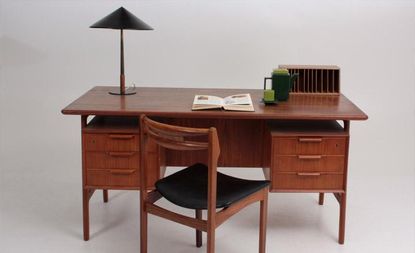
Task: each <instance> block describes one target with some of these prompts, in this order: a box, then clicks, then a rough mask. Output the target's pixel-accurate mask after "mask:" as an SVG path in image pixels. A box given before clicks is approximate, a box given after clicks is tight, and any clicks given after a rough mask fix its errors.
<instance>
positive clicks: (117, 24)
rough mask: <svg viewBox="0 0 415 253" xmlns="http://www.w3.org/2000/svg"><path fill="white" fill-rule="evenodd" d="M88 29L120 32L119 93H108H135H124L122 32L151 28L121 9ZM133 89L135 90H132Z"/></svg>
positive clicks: (128, 93)
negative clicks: (105, 29)
mask: <svg viewBox="0 0 415 253" xmlns="http://www.w3.org/2000/svg"><path fill="white" fill-rule="evenodd" d="M90 28H109V29H118V30H120V35H121V36H120V56H121V57H120V67H121V68H120V92H110V94H111V95H133V94H136V92H135V91H126V89H125V76H124V35H123V30H153V28H152V27H151V26H149V25H147V24H146V23H144V22H143V21H141V20H140V19H139V18H137V17H136V16H134V14H132V13H131V12H129V11H127V10H126V9H124V8H123V7H120V8H118V9H117V10H116V11H114V12H112V13H111V14H109V15H107V16H105V17H104V18H103V19H101V20H99V21H98V22H96V23H95V24H93V25H91V26H90ZM134 89H135V88H134Z"/></svg>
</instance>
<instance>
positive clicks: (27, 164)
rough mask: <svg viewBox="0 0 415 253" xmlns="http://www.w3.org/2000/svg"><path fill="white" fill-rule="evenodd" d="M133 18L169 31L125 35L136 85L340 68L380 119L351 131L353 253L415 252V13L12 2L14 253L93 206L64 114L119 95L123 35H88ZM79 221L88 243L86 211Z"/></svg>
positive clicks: (275, 4)
mask: <svg viewBox="0 0 415 253" xmlns="http://www.w3.org/2000/svg"><path fill="white" fill-rule="evenodd" d="M120 6H124V7H125V8H127V9H128V10H129V11H131V12H132V13H134V14H135V15H136V16H138V17H139V18H140V19H142V20H143V21H145V22H146V23H148V24H149V25H151V26H152V27H153V28H154V29H155V30H154V31H126V32H125V54H126V79H127V83H128V84H130V83H131V82H134V83H136V85H137V86H161V87H220V88H221V87H223V88H261V87H262V82H263V77H264V76H268V75H269V74H270V72H271V70H272V69H273V68H275V67H276V66H277V65H278V64H335V65H339V66H340V67H341V90H342V92H343V93H344V94H345V95H346V96H347V97H348V98H349V99H351V100H352V101H353V102H354V103H355V104H357V105H358V106H359V107H360V108H361V109H362V110H363V111H365V112H366V113H367V114H368V115H369V120H368V121H365V122H352V125H351V136H352V138H351V146H350V161H349V167H350V170H349V171H350V172H349V173H350V176H349V178H350V179H349V189H350V194H349V207H348V211H349V213H348V217H349V219H348V227H347V228H348V229H349V230H347V236H348V238H347V239H346V244H347V243H348V245H349V246H348V247H352V248H349V251H348V252H352V251H353V250H356V252H359V250H358V249H360V250H361V249H362V247H363V248H365V247H366V249H368V250H369V249H376V250H377V251H378V252H380V251H382V250H384V252H390V251H392V250H393V249H395V247H396V245H397V244H400V245H401V247H403V249H405V252H413V250H414V239H415V236H414V229H415V222H414V211H415V209H414V202H415V196H414V191H415V189H414V167H415V161H414V157H415V155H414V154H415V149H414V144H415V137H414V132H415V124H414V117H415V105H414V98H415V90H414V87H415V1H413V0H412V1H410V0H408V1H381V0H379V1H375V0H373V1H321V0H318V1H265V0H257V1H219V0H210V1H207V0H203V1H202V0H200V1H196V0H195V1H190V0H187V1H185V0H177V1H162V0H153V1H149V0H148V1H109V0H107V1H103V0H94V1H92V0H90V1H81V0H73V1H69V0H66V1H64V0H56V1H52V0H32V1H30V0H26V1H25V0H9V1H7V0H2V1H0V64H1V65H0V71H1V72H0V88H1V89H0V131H1V132H0V166H1V167H0V169H1V174H0V176H1V177H0V196H1V199H0V208H1V210H0V211H1V212H0V215H1V216H0V245H5V246H3V247H5V249H6V252H11V251H12V248H13V247H16V246H15V245H14V246H12V242H14V240H17V238H22V237H23V238H26V240H27V242H28V243H27V244H26V246H28V245H31V246H40V245H43V243H42V242H43V240H46V239H45V238H44V237H42V236H41V235H40V234H41V233H37V232H36V231H38V229H39V227H42V226H45V224H49V223H47V222H46V220H49V219H55V220H56V222H55V223H51V224H53V225H54V226H56V229H57V230H59V229H60V228H62V223H61V222H63V221H60V219H66V216H65V214H64V211H65V210H67V208H69V207H68V206H69V204H67V205H65V204H64V203H62V202H64V201H62V202H60V203H56V200H57V199H67V200H68V199H69V203H70V204H73V203H78V201H79V197H80V196H79V195H80V188H79V187H80V169H79V168H80V119H79V117H76V116H63V115H61V113H60V110H61V109H62V108H63V107H65V106H66V105H67V104H69V103H70V102H71V101H73V100H74V99H75V98H77V97H79V96H80V95H81V94H83V93H84V92H85V91H86V90H88V89H90V88H91V87H93V86H95V85H116V84H117V82H118V78H119V77H118V76H119V32H118V31H114V30H106V29H90V28H88V27H89V26H90V25H91V24H93V23H94V22H95V21H97V20H99V19H100V18H102V17H103V16H105V15H107V14H109V13H110V12H112V11H113V10H115V9H116V8H118V7H120ZM62 189H73V191H70V190H67V191H63V190H62ZM28 199H29V200H31V201H27V200H28ZM79 203H80V202H79ZM45 206H48V208H50V209H51V210H50V211H49V213H48V214H45V211H44V209H42V207H45ZM76 208H78V206H76ZM74 210H78V209H74ZM334 210H336V209H334ZM357 210H360V211H357ZM79 211H80V209H79ZM62 212H63V213H62ZM353 213H355V215H353ZM78 219H79V220H78ZM58 220H59V221H58ZM362 221H365V222H363V223H362ZM45 222H46V223H45ZM71 222H77V223H76V224H75V225H74V226H73V227H74V231H76V232H74V233H75V234H76V235H75V237H77V238H76V240H79V241H81V240H80V227H79V226H80V213H76V216H74V217H73V220H72V221H71ZM333 224H334V226H336V223H335V222H334V223H333ZM363 224H365V225H363ZM368 225H369V226H368ZM76 229H78V230H76ZM353 229H354V230H353ZM333 231H334V232H333V233H334V234H336V230H335V229H333ZM351 231H354V232H351ZM36 233H37V234H38V235H37V237H36V236H34V234H36ZM295 238H296V237H295V235H292V238H291V239H293V240H294V239H295ZM359 238H364V239H362V240H361V241H360V240H359ZM379 238H383V239H379ZM325 239H327V238H325ZM379 240H381V241H379ZM353 242H354V243H355V244H353ZM357 242H359V243H357ZM55 243H56V242H55ZM283 243H284V241H281V244H283ZM330 243H331V244H335V243H333V242H330ZM353 245H354V246H353ZM375 245H377V246H375ZM280 246H281V245H280ZM280 246H278V247H276V248H275V249H278V248H279V247H280ZM0 247H2V246H0ZM19 247H20V248H19ZM19 247H17V249H22V250H23V248H24V246H23V245H20V246H19ZM28 247H29V246H28ZM269 247H270V246H269ZM330 247H334V250H337V248H335V247H337V245H334V246H333V245H331V246H330ZM353 247H355V248H353ZM376 247H377V248H376ZM14 249H16V248H14ZM46 249H49V248H44V250H45V251H44V252H46V251H47V250H46ZM411 249H412V251H411ZM68 250H69V249H68ZM316 250H317V248H316ZM320 250H322V249H321V248H320ZM323 250H324V248H323ZM0 251H1V250H0ZM133 251H134V249H132V252H133ZM273 251H274V250H272V251H271V252H273ZM3 252H4V251H3ZM13 252H15V251H13ZM69 252H71V251H69ZM286 252H290V251H286ZM293 252H299V251H298V250H297V251H293ZM360 252H363V251H360Z"/></svg>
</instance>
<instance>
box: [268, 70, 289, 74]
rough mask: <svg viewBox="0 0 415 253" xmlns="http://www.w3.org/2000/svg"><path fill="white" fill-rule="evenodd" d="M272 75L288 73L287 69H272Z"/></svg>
mask: <svg viewBox="0 0 415 253" xmlns="http://www.w3.org/2000/svg"><path fill="white" fill-rule="evenodd" d="M272 74H273V75H289V74H290V73H289V72H288V69H274V70H273V71H272Z"/></svg>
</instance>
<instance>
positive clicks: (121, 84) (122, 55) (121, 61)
mask: <svg viewBox="0 0 415 253" xmlns="http://www.w3.org/2000/svg"><path fill="white" fill-rule="evenodd" d="M120 43H121V45H120V51H121V59H120V63H121V70H120V71H121V74H120V94H121V95H124V94H125V76H124V35H123V29H121V41H120Z"/></svg>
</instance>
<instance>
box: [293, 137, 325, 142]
mask: <svg viewBox="0 0 415 253" xmlns="http://www.w3.org/2000/svg"><path fill="white" fill-rule="evenodd" d="M298 141H299V142H322V141H323V139H322V138H299V139H298Z"/></svg>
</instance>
